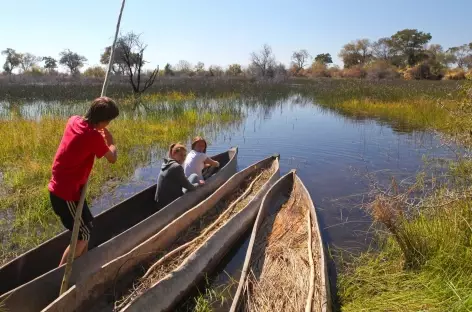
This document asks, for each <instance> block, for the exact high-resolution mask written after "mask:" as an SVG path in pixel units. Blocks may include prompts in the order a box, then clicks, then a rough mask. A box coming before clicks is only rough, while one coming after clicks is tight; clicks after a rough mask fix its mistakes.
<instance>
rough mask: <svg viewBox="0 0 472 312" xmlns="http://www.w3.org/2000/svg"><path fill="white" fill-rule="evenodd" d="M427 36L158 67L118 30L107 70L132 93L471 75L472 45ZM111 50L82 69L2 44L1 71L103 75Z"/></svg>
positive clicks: (63, 55)
mask: <svg viewBox="0 0 472 312" xmlns="http://www.w3.org/2000/svg"><path fill="white" fill-rule="evenodd" d="M431 39H432V36H431V34H430V33H426V32H423V31H418V30H416V29H404V30H401V31H398V32H397V33H395V34H394V35H392V36H390V37H385V38H380V39H378V40H376V41H371V40H369V39H357V40H354V41H352V42H350V43H347V44H345V45H344V46H343V48H342V49H341V51H340V52H339V57H340V58H341V59H342V60H343V63H344V68H340V67H339V66H336V65H333V60H332V57H331V55H330V54H329V53H322V54H318V55H316V56H315V57H312V56H311V55H310V53H309V52H308V51H307V50H305V49H301V50H298V51H294V52H293V54H292V57H291V63H290V66H289V67H288V68H287V67H286V66H285V65H284V64H283V63H280V62H278V61H276V57H275V55H274V53H273V51H272V48H271V47H270V45H268V44H264V45H263V46H262V48H261V50H260V51H255V52H252V53H251V54H250V64H249V65H248V66H245V67H244V66H242V65H241V64H232V65H229V66H228V67H227V68H223V67H221V66H219V65H210V66H205V64H204V63H202V62H198V63H197V64H195V65H193V64H191V63H190V62H188V61H186V60H181V61H179V62H178V63H177V64H175V65H171V64H169V63H167V64H166V65H165V67H164V68H162V69H159V68H154V69H149V68H145V64H146V63H147V62H146V60H145V58H144V53H145V50H146V44H145V43H144V42H142V41H141V39H140V36H139V35H137V34H135V33H133V32H129V33H127V34H122V35H121V36H120V38H119V40H118V42H117V46H116V50H115V54H114V62H113V67H112V72H113V74H114V75H115V76H118V77H126V79H128V81H129V82H131V84H132V86H133V91H134V92H135V93H140V92H142V91H144V90H145V89H147V88H148V87H149V86H150V85H152V83H153V81H154V79H155V78H156V77H157V76H168V77H193V76H201V77H223V76H230V77H248V78H253V77H256V78H258V77H263V78H269V79H271V78H285V77H288V76H294V77H339V78H341V77H345V78H374V79H393V78H404V79H408V80H412V79H434V80H439V79H453V80H460V79H466V78H467V79H472V43H468V44H463V45H461V46H457V47H449V48H447V49H445V48H443V47H442V46H441V45H439V44H431V43H430V41H431ZM110 53H111V47H109V46H108V47H105V48H104V50H103V52H102V53H101V54H100V63H101V64H103V65H102V66H92V67H89V68H87V69H86V70H85V71H81V69H82V68H83V67H84V66H85V64H86V62H87V58H86V57H84V56H82V55H80V54H78V53H76V52H73V51H71V50H68V49H66V50H64V51H62V52H60V53H59V58H58V59H56V58H54V57H52V56H44V57H38V56H36V55H34V54H32V53H28V52H26V53H20V52H17V51H16V50H15V49H12V48H7V49H5V50H4V51H2V54H3V55H4V56H5V63H4V65H3V75H5V76H9V77H10V79H9V80H8V81H12V82H15V81H17V82H18V81H22V80H21V79H11V78H12V76H15V75H22V76H27V77H42V76H55V77H59V78H58V79H66V77H67V76H72V77H79V76H85V77H92V78H102V77H104V76H105V65H106V64H108V62H109V60H110ZM58 66H62V67H64V68H65V69H67V74H66V73H59V72H58ZM141 76H142V77H147V80H146V81H145V82H143V83H144V85H139V83H138V84H136V82H140V81H141ZM46 80H47V79H46ZM47 81H51V80H47Z"/></svg>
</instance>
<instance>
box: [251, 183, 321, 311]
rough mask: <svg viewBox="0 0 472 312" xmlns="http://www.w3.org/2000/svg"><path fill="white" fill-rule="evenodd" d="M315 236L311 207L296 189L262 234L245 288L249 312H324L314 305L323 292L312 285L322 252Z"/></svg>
mask: <svg viewBox="0 0 472 312" xmlns="http://www.w3.org/2000/svg"><path fill="white" fill-rule="evenodd" d="M312 235H314V229H313V228H312V224H311V217H310V210H309V207H307V206H306V205H305V201H304V200H303V197H302V195H301V194H300V192H299V190H297V186H296V185H295V188H294V189H293V190H292V192H291V196H290V198H289V200H288V201H287V202H286V203H285V204H284V205H283V206H282V207H281V208H280V210H277V211H275V212H274V213H273V214H271V215H268V216H267V217H266V218H265V220H264V222H263V223H262V224H261V227H260V228H259V230H258V234H257V237H256V240H255V244H254V249H253V254H252V258H251V264H250V270H249V273H248V278H247V279H246V284H245V285H244V286H245V295H244V300H243V307H244V310H245V311H264V312H266V311H267V312H268V311H287V312H289V311H297V312H299V311H303V310H305V311H320V310H319V309H317V308H316V307H319V306H320V304H321V303H319V302H314V301H313V298H317V297H318V298H319V296H318V294H319V288H318V287H315V285H313V283H312V281H313V280H314V274H315V272H317V270H315V269H316V267H315V265H316V261H313V260H314V259H316V254H317V252H318V251H317V249H315V248H314V246H315V245H314V242H313V241H312V240H311V237H312ZM310 258H311V259H310ZM318 280H319V278H318ZM313 291H315V294H314V296H313Z"/></svg>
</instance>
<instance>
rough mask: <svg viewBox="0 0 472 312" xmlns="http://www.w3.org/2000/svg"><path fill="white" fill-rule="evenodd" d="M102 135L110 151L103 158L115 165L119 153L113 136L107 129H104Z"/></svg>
mask: <svg viewBox="0 0 472 312" xmlns="http://www.w3.org/2000/svg"><path fill="white" fill-rule="evenodd" d="M101 133H102V136H103V139H104V140H105V144H106V145H107V146H108V151H107V152H106V153H105V155H103V156H105V158H106V159H107V160H108V162H109V163H111V164H114V163H115V162H116V160H117V159H118V153H117V149H116V146H115V141H114V139H113V136H112V135H111V133H110V131H108V129H107V128H105V129H103V130H102V132H101Z"/></svg>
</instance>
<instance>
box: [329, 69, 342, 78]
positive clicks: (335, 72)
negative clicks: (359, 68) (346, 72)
mask: <svg viewBox="0 0 472 312" xmlns="http://www.w3.org/2000/svg"><path fill="white" fill-rule="evenodd" d="M328 74H329V76H330V77H331V78H342V76H343V73H342V70H341V69H340V68H339V67H338V66H332V67H330V68H328Z"/></svg>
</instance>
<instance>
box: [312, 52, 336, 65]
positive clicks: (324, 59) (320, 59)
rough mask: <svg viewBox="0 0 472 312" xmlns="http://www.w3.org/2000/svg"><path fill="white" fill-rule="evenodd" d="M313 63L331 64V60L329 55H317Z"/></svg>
mask: <svg viewBox="0 0 472 312" xmlns="http://www.w3.org/2000/svg"><path fill="white" fill-rule="evenodd" d="M315 63H318V64H323V65H327V64H332V63H333V58H332V57H331V54H329V53H322V54H318V55H317V56H316V57H315Z"/></svg>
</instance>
